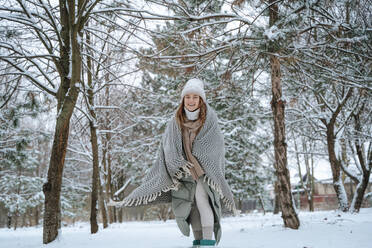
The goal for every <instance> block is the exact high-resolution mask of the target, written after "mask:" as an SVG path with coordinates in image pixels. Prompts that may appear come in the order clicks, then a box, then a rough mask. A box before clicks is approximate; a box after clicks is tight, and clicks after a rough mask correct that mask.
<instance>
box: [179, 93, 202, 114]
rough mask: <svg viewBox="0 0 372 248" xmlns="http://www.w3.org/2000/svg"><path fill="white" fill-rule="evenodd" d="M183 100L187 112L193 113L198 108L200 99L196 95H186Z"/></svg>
mask: <svg viewBox="0 0 372 248" xmlns="http://www.w3.org/2000/svg"><path fill="white" fill-rule="evenodd" d="M183 99H184V104H185V107H186V109H187V110H188V111H191V112H192V111H195V110H197V109H198V108H199V103H200V97H199V95H196V94H192V93H190V94H186V95H185V97H184V98H183Z"/></svg>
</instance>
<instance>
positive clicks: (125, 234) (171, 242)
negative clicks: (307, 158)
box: [0, 208, 372, 248]
mask: <svg viewBox="0 0 372 248" xmlns="http://www.w3.org/2000/svg"><path fill="white" fill-rule="evenodd" d="M299 218H300V221H301V226H300V228H299V230H292V229H289V228H284V227H283V221H282V219H281V217H280V215H273V214H271V213H269V214H266V215H263V214H262V213H251V214H246V215H242V216H239V217H228V218H223V219H222V238H221V242H220V244H219V245H218V247H219V248H245V247H250V248H274V247H275V248H292V247H293V248H305V247H306V248H354V247H358V248H371V247H372V235H371V233H370V231H371V230H372V208H364V209H361V212H360V213H359V214H352V213H343V212H339V211H319V212H314V213H310V212H300V213H299ZM191 242H192V237H185V236H183V235H182V234H181V233H180V231H179V229H178V228H177V225H176V223H175V221H174V220H169V221H167V222H161V221H150V222H126V223H121V224H112V225H110V226H109V227H108V228H107V229H104V230H103V229H102V228H101V226H100V230H99V232H98V233H97V234H94V235H91V234H90V226H89V223H78V224H75V226H71V227H63V228H62V234H61V235H60V236H59V238H58V240H56V241H54V242H52V243H51V244H49V245H42V228H41V227H37V228H35V227H30V228H19V229H17V230H16V231H14V230H13V229H6V228H2V229H0V244H1V247H13V248H33V247H48V248H49V247H50V248H62V247H71V248H75V247H76V248H85V247H86V248H98V247H110V248H119V247H120V248H122V247H125V248H145V247H146V248H147V247H149V248H183V247H185V248H188V247H191Z"/></svg>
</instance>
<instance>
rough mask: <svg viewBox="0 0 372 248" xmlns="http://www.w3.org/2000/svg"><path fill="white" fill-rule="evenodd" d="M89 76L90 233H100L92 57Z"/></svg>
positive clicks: (87, 37)
mask: <svg viewBox="0 0 372 248" xmlns="http://www.w3.org/2000/svg"><path fill="white" fill-rule="evenodd" d="M86 42H87V44H88V45H90V35H89V33H87V34H86ZM87 67H88V70H87V75H88V103H87V106H88V110H89V127H90V142H91V144H92V153H93V173H92V194H91V206H90V233H96V232H98V223H97V201H98V186H99V185H98V181H99V178H98V177H99V173H98V169H99V166H98V141H97V118H96V113H95V111H94V93H93V82H92V81H93V80H92V61H91V58H90V56H88V57H87Z"/></svg>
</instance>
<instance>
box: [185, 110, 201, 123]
mask: <svg viewBox="0 0 372 248" xmlns="http://www.w3.org/2000/svg"><path fill="white" fill-rule="evenodd" d="M184 110H185V113H186V117H187V119H189V120H190V121H195V120H197V119H198V118H199V112H200V108H198V109H197V110H195V111H193V112H191V111H188V110H187V108H186V107H184Z"/></svg>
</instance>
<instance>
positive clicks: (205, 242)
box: [200, 239, 216, 246]
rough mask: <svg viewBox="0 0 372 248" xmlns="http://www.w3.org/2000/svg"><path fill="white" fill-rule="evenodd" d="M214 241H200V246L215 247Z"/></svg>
mask: <svg viewBox="0 0 372 248" xmlns="http://www.w3.org/2000/svg"><path fill="white" fill-rule="evenodd" d="M215 245H216V241H215V240H210V239H202V240H200V246H215Z"/></svg>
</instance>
